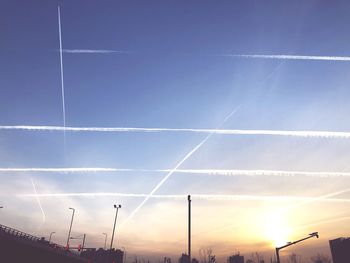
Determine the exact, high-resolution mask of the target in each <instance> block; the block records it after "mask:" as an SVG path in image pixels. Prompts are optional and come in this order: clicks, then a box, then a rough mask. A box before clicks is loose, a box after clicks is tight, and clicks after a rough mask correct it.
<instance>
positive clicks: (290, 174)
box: [0, 167, 350, 178]
mask: <svg viewBox="0 0 350 263" xmlns="http://www.w3.org/2000/svg"><path fill="white" fill-rule="evenodd" d="M172 170H173V169H132V168H108V167H76V168H36V167H34V168H0V173H8V172H12V173H13V172H15V173H17V172H33V173H62V174H67V173H70V174H71V173H109V172H132V173H142V172H145V173H170V172H172ZM173 173H177V174H203V175H209V176H252V177H256V176H276V177H279V176H280V177H297V176H299V177H325V178H328V177H329V178H334V177H350V173H347V172H317V171H315V172H310V171H282V170H235V169H226V170H225V169H176V170H175V171H174V172H173Z"/></svg>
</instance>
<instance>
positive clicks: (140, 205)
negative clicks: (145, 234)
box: [121, 104, 241, 226]
mask: <svg viewBox="0 0 350 263" xmlns="http://www.w3.org/2000/svg"><path fill="white" fill-rule="evenodd" d="M240 107H241V104H240V105H239V106H237V107H236V108H235V109H234V110H233V111H232V112H231V113H230V114H228V115H227V116H226V118H225V119H224V120H223V121H222V123H221V124H220V125H219V126H218V128H220V127H221V126H222V125H223V124H224V123H225V122H226V121H227V120H228V119H229V118H230V117H231V116H232V115H233V114H235V113H236V112H237V111H238V110H239V109H240ZM213 134H214V133H213V132H211V133H210V134H208V135H207V136H206V137H205V138H204V139H203V140H202V141H201V142H200V143H199V144H198V145H197V146H196V147H194V148H193V149H192V150H191V151H190V152H188V153H187V154H186V155H185V157H184V158H182V160H181V161H180V162H179V163H178V164H176V165H175V167H174V168H173V169H171V170H170V171H169V172H168V174H167V175H166V176H165V177H164V178H163V179H162V180H161V181H160V182H159V183H158V184H157V185H156V187H154V188H153V190H152V191H151V192H150V193H149V194H148V195H147V196H146V197H145V199H144V200H143V201H142V202H141V203H140V204H139V205H138V206H137V207H136V208H135V209H134V210H133V211H132V212H131V214H130V215H129V216H128V217H127V218H126V220H125V221H124V222H123V223H122V224H121V226H123V225H124V224H125V223H127V222H128V221H129V220H130V219H131V218H133V217H134V215H135V214H136V213H137V212H138V211H139V210H140V209H141V208H142V207H143V205H144V204H145V203H146V202H147V201H148V199H149V198H150V197H152V195H153V194H154V193H155V192H156V191H157V190H158V189H159V188H160V187H161V186H162V185H163V184H164V183H165V182H166V180H168V178H169V177H170V176H171V175H172V174H173V173H174V172H175V171H176V170H177V169H178V168H179V167H180V166H181V165H182V164H183V163H184V162H185V161H186V160H187V159H188V158H190V157H191V156H192V154H194V153H195V152H196V151H197V150H198V149H199V148H200V147H201V146H202V145H203V144H205V143H206V142H207V141H208V140H209V139H210V137H211V136H212V135H213Z"/></svg>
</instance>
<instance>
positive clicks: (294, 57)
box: [225, 54, 350, 62]
mask: <svg viewBox="0 0 350 263" xmlns="http://www.w3.org/2000/svg"><path fill="white" fill-rule="evenodd" d="M225 56H228V57H240V58H258V59H282V60H320V61H347V62H348V61H350V57H347V56H301V55H242V54H241V55H235V54H233V55H225Z"/></svg>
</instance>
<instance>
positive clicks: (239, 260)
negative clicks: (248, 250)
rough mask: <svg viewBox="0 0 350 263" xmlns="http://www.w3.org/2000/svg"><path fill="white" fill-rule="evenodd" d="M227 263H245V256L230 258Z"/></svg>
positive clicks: (237, 255)
mask: <svg viewBox="0 0 350 263" xmlns="http://www.w3.org/2000/svg"><path fill="white" fill-rule="evenodd" d="M227 263H244V256H241V255H240V254H239V253H237V254H235V255H233V256H230V257H228V259H227Z"/></svg>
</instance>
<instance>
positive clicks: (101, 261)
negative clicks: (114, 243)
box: [80, 248, 124, 263]
mask: <svg viewBox="0 0 350 263" xmlns="http://www.w3.org/2000/svg"><path fill="white" fill-rule="evenodd" d="M80 256H81V257H82V258H85V259H87V260H88V262H93V263H123V258H124V252H123V251H122V250H120V249H112V250H104V249H102V248H99V249H96V248H88V249H86V250H85V251H83V252H81V254H80Z"/></svg>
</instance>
